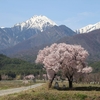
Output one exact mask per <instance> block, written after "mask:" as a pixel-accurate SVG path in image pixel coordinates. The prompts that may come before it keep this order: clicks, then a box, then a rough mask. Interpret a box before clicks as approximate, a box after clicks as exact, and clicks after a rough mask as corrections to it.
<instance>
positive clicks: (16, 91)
mask: <svg viewBox="0 0 100 100" xmlns="http://www.w3.org/2000/svg"><path fill="white" fill-rule="evenodd" d="M43 84H44V83H38V84H35V85H31V86H27V87H20V88H13V89H7V90H0V96H3V95H7V94H13V93H18V92H21V91H25V90H28V89H32V88H36V87H38V86H41V85H43Z"/></svg>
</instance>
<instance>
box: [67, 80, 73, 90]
mask: <svg viewBox="0 0 100 100" xmlns="http://www.w3.org/2000/svg"><path fill="white" fill-rule="evenodd" d="M68 81H69V88H70V89H72V88H73V84H72V80H68Z"/></svg>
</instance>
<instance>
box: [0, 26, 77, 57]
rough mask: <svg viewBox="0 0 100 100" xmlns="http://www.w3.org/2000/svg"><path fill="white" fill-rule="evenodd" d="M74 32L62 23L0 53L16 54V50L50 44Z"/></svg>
mask: <svg viewBox="0 0 100 100" xmlns="http://www.w3.org/2000/svg"><path fill="white" fill-rule="evenodd" d="M75 34H76V33H75V32H74V31H72V30H71V29H69V28H68V27H66V26H64V25H61V26H54V27H51V28H49V29H48V30H45V31H43V32H41V34H35V35H34V36H32V37H31V38H29V39H28V40H26V41H23V42H21V43H19V44H17V45H15V46H13V47H10V48H7V49H5V50H1V51H0V53H3V54H6V55H12V54H16V53H18V52H21V51H26V50H28V49H32V48H34V47H39V46H41V45H45V46H46V45H49V44H52V43H54V42H56V41H58V40H59V39H61V38H63V37H65V36H72V35H75Z"/></svg>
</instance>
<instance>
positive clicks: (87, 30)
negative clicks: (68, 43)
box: [76, 22, 100, 33]
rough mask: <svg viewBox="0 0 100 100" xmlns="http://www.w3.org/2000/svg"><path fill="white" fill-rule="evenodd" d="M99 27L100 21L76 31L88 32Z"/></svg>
mask: <svg viewBox="0 0 100 100" xmlns="http://www.w3.org/2000/svg"><path fill="white" fill-rule="evenodd" d="M97 29H100V22H98V23H96V24H90V25H87V26H85V27H83V28H80V29H77V30H76V32H77V33H88V32H91V31H93V30H97Z"/></svg>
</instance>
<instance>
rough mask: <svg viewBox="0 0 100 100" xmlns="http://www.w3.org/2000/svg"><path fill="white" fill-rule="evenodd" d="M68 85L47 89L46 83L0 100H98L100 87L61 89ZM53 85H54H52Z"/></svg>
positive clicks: (83, 85)
mask: <svg viewBox="0 0 100 100" xmlns="http://www.w3.org/2000/svg"><path fill="white" fill-rule="evenodd" d="M63 84H65V85H66V86H68V84H67V83H66V82H65V83H60V88H59V89H58V90H57V89H54V88H53V86H52V88H51V89H48V88H47V83H46V84H44V85H43V86H40V87H38V88H35V89H30V90H27V91H23V92H21V93H15V94H10V95H7V96H1V97H0V100H100V85H90V84H73V86H74V87H73V89H72V90H69V89H68V88H66V89H65V90H63V89H62V85H63ZM53 85H54V84H53Z"/></svg>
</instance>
